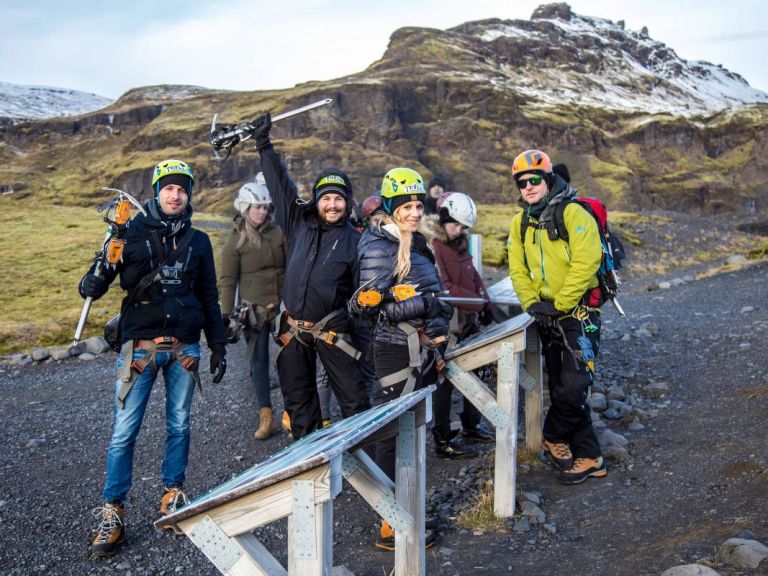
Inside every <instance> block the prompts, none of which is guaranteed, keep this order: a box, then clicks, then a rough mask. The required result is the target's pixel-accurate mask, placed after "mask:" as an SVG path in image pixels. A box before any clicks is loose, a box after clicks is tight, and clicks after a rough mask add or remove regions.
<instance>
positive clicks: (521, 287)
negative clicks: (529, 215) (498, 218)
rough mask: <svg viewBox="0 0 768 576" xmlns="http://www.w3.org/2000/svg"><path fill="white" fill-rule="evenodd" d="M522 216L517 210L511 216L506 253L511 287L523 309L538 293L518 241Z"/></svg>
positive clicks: (523, 214) (530, 230)
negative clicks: (512, 216)
mask: <svg viewBox="0 0 768 576" xmlns="http://www.w3.org/2000/svg"><path fill="white" fill-rule="evenodd" d="M524 216H525V213H524V212H519V213H517V214H515V216H514V218H512V223H511V224H510V225H509V238H508V239H507V254H508V257H509V277H510V278H511V280H512V287H513V288H514V289H515V293H516V294H517V297H518V299H519V300H520V305H521V306H522V308H523V310H527V309H528V307H529V306H530V305H531V304H533V303H534V302H538V301H539V294H538V291H537V290H536V286H535V284H534V283H533V279H532V278H531V272H530V270H529V269H528V264H527V263H526V260H525V250H524V249H523V244H522V243H521V242H520V226H521V225H522V222H523V217H524ZM526 232H529V233H532V229H531V228H530V227H529V228H528V230H527V231H526Z"/></svg>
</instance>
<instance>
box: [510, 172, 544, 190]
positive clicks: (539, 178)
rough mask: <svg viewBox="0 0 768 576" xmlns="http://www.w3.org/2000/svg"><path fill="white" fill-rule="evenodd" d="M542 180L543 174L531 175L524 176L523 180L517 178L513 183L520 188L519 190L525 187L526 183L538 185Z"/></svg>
mask: <svg viewBox="0 0 768 576" xmlns="http://www.w3.org/2000/svg"><path fill="white" fill-rule="evenodd" d="M542 180H544V176H538V175H533V176H531V177H530V178H526V179H525V180H523V179H522V178H518V179H517V180H515V184H517V187H518V188H520V190H525V187H526V186H528V184H530V185H531V186H538V185H539V184H541V181H542Z"/></svg>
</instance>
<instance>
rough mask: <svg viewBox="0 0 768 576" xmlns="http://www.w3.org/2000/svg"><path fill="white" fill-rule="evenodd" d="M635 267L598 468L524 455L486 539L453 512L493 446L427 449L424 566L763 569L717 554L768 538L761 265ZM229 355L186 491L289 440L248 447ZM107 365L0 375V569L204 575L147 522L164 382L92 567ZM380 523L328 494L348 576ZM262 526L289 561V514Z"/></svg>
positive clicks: (602, 401) (600, 400)
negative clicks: (459, 452) (112, 541)
mask: <svg viewBox="0 0 768 576" xmlns="http://www.w3.org/2000/svg"><path fill="white" fill-rule="evenodd" d="M631 257H632V255H631V253H630V258H631ZM631 276H632V275H630V278H629V280H628V282H627V285H626V286H625V288H626V294H625V296H624V298H623V304H624V307H625V309H626V310H627V313H628V316H629V320H622V319H620V318H619V317H618V316H617V315H616V314H615V312H614V311H613V310H610V309H606V313H605V315H604V316H605V318H604V331H603V340H602V347H601V357H600V364H599V372H598V384H597V386H596V387H595V390H594V393H593V396H592V403H593V404H592V405H593V410H595V411H596V415H599V416H596V421H597V422H598V427H599V432H600V436H601V441H602V442H603V443H604V446H605V448H606V454H607V455H609V456H610V459H609V474H608V477H607V478H605V479H602V480H590V481H588V482H586V483H584V484H582V485H579V486H574V487H565V486H562V485H560V484H559V483H558V482H557V481H556V480H555V479H554V478H553V476H552V473H551V471H550V470H549V469H548V468H547V467H546V466H544V465H543V464H541V463H540V462H538V461H537V460H536V459H535V458H534V459H529V460H527V461H525V462H524V463H522V464H521V465H520V467H519V471H518V488H519V491H520V496H519V503H520V504H521V514H520V515H519V516H518V517H516V518H515V519H513V520H512V521H510V522H509V523H508V524H507V525H506V526H504V527H503V528H502V530H503V531H494V530H481V529H477V528H473V527H466V526H462V525H460V524H459V523H458V521H457V516H458V515H459V514H460V513H461V512H463V511H467V510H471V509H472V507H473V499H474V498H475V497H476V496H477V494H478V493H480V492H482V490H483V489H484V488H485V486H486V484H487V481H488V479H489V478H490V477H491V476H490V474H489V470H490V455H491V448H489V447H486V448H482V447H481V448H479V452H480V454H479V456H478V457H477V458H475V459H473V460H465V461H459V462H445V461H438V460H437V459H435V458H433V455H432V453H431V452H430V454H429V459H428V486H429V487H430V492H429V494H428V496H429V505H430V507H431V508H432V509H433V511H434V512H436V513H438V514H439V515H440V517H441V524H442V539H441V542H440V544H439V545H438V546H435V547H434V548H432V549H431V550H429V551H428V553H427V562H428V566H427V568H428V573H430V574H445V575H454V574H457V575H464V574H486V573H488V574H490V573H494V574H499V573H507V574H527V575H542V576H543V575H568V576H572V575H574V574H575V575H592V574H601V575H602V574H607V575H628V576H629V575H631V576H637V575H649V576H650V575H658V574H661V573H662V572H664V571H665V570H666V569H668V568H670V567H673V566H676V565H683V564H690V563H696V562H698V563H700V564H702V568H703V567H704V565H707V566H710V567H712V568H714V570H716V573H719V574H722V575H726V574H727V575H737V574H752V573H760V572H758V571H752V572H751V571H750V570H749V569H746V568H737V567H736V566H735V565H734V564H733V563H732V562H730V560H729V557H727V555H726V554H725V553H724V552H723V551H721V550H719V547H720V545H721V544H722V543H723V542H724V541H726V540H727V539H729V538H734V537H739V538H745V539H747V540H751V539H754V540H758V541H761V542H763V543H766V542H768V448H766V440H765V438H766V432H767V431H768V430H767V426H766V421H767V417H768V375H767V374H768V373H766V371H765V366H766V364H765V357H764V354H766V352H768V345H766V342H765V335H766V333H768V306H767V305H766V302H767V301H768V263H761V264H756V265H752V266H747V267H746V268H744V269H741V270H737V271H734V272H725V273H721V274H717V275H714V276H709V277H707V278H704V279H700V280H696V279H695V274H694V273H693V272H690V271H679V272H678V271H675V272H673V273H671V274H667V275H666V276H664V277H654V278H648V277H640V276H638V275H635V277H634V278H632V277H631ZM667 283H668V284H667ZM241 358H242V348H237V349H233V350H231V353H230V359H231V362H230V372H228V374H227V377H226V378H225V381H224V382H223V383H222V384H220V385H217V386H214V385H212V384H210V382H209V379H208V378H207V377H206V378H205V379H204V380H205V382H206V386H205V398H204V400H200V399H198V401H196V402H195V407H194V412H193V433H192V435H193V438H192V443H193V451H192V455H191V460H190V466H189V470H188V479H187V489H188V491H189V492H190V493H191V494H192V495H197V494H200V493H202V492H204V491H205V490H207V489H208V488H211V487H212V486H215V485H217V484H219V483H220V482H222V481H224V480H226V479H228V478H230V477H231V476H232V475H234V474H237V473H239V472H241V471H242V470H244V469H245V468H247V467H249V466H251V465H253V464H255V463H256V462H259V461H261V460H262V459H264V458H265V457H266V456H268V455H269V454H270V453H272V452H274V451H275V450H277V449H279V448H280V447H282V446H284V445H285V444H286V442H287V437H286V436H285V435H284V434H281V435H278V436H276V437H274V438H272V439H270V440H268V441H267V442H258V441H256V440H254V439H253V438H252V432H253V430H254V429H255V427H256V425H257V415H256V410H255V408H254V404H255V398H254V394H253V392H252V390H251V389H250V388H249V385H248V382H247V377H246V375H247V372H246V370H245V368H244V366H243V363H242V361H241ZM114 361H115V356H114V354H112V353H107V354H104V355H100V356H97V357H96V358H94V359H92V360H88V361H86V360H76V359H70V360H65V361H57V362H54V361H51V362H49V363H45V362H42V363H36V364H29V365H25V366H18V365H16V366H14V365H5V366H0V421H1V422H2V426H1V427H0V446H1V447H2V448H1V449H0V572H1V573H3V574H9V575H26V574H58V575H63V576H75V575H78V576H79V575H82V574H121V575H128V574H130V575H131V576H140V575H154V576H161V575H164V574H165V575H170V574H214V573H215V569H214V568H213V565H212V564H210V563H209V562H208V560H207V559H206V558H205V557H204V556H203V555H202V553H200V552H199V551H198V550H197V549H196V548H194V546H193V545H192V544H191V543H190V542H189V541H188V540H186V539H185V538H176V537H174V536H171V535H169V534H166V533H160V532H158V531H156V530H155V529H154V528H153V526H152V522H153V521H154V520H155V519H156V517H157V514H156V510H157V507H158V504H159V499H160V495H161V489H162V488H161V480H160V474H159V468H160V462H161V459H162V442H163V434H164V425H163V395H164V391H163V387H162V385H158V386H157V387H156V390H155V391H154V392H153V395H154V398H153V399H152V401H151V403H150V407H149V409H148V412H147V415H146V418H145V424H144V428H143V430H142V433H141V435H140V437H139V441H138V444H137V447H136V458H135V468H134V470H135V475H134V489H133V491H132V494H131V497H130V499H129V502H128V506H127V523H128V543H127V546H126V547H124V549H123V550H121V552H120V553H119V554H118V555H117V556H115V557H114V558H112V559H109V560H106V561H100V562H95V561H91V560H90V559H89V558H88V555H89V549H88V548H89V542H90V539H91V529H92V528H93V527H95V525H96V523H95V521H94V519H93V518H91V516H90V511H91V509H92V508H94V507H96V506H97V505H98V504H99V492H100V487H101V483H102V480H103V474H104V464H105V449H106V445H107V443H108V440H109V434H110V426H111V420H112V413H111V411H112V384H111V382H112V379H113V376H114ZM273 392H274V394H273V397H274V398H275V405H276V407H279V405H280V404H279V402H280V400H279V394H278V393H277V390H275V391H273ZM374 520H375V514H374V512H372V511H371V510H370V509H369V508H368V507H367V505H365V504H364V503H363V501H362V500H361V499H360V498H359V497H358V496H357V495H356V494H355V493H354V491H352V490H349V489H347V490H345V491H344V492H343V493H342V494H341V495H340V496H339V498H338V499H337V502H336V503H335V506H334V523H335V530H334V534H335V538H336V542H335V546H334V564H337V565H345V566H346V567H347V568H348V569H349V570H350V571H352V572H353V573H354V574H356V575H357V576H362V575H370V576H374V575H376V576H378V575H385V574H388V573H389V571H390V569H391V566H392V562H393V559H392V555H391V554H389V553H385V552H380V551H377V550H376V549H374V548H373V547H372V546H371V541H372V532H371V527H372V525H373V523H374ZM259 537H260V538H261V539H262V541H263V542H264V543H265V544H266V545H267V547H268V548H270V550H272V551H273V553H274V554H275V555H276V556H277V557H278V558H279V559H282V560H284V559H285V546H286V535H285V525H284V523H278V524H276V525H273V526H269V527H266V528H263V529H261V530H260V531H259ZM763 569H765V566H764V565H763ZM691 573H692V572H691Z"/></svg>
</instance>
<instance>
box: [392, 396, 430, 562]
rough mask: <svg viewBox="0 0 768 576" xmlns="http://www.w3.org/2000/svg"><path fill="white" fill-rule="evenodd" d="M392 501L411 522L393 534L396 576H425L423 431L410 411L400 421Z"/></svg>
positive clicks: (424, 447) (424, 431)
mask: <svg viewBox="0 0 768 576" xmlns="http://www.w3.org/2000/svg"><path fill="white" fill-rule="evenodd" d="M399 420H400V432H399V434H398V436H397V463H396V469H395V497H396V499H397V501H398V502H399V503H400V504H401V505H402V506H403V507H404V508H405V509H406V510H407V511H408V512H409V513H410V515H411V516H412V517H413V519H414V522H412V523H410V524H409V525H408V527H407V528H405V529H404V530H395V576H424V574H425V570H426V557H425V553H424V515H425V510H424V508H425V506H424V499H425V485H426V458H425V449H426V427H425V426H424V425H421V426H418V427H417V426H416V416H415V414H414V413H413V411H411V410H409V411H408V412H405V413H404V414H403V415H402V416H400V418H399Z"/></svg>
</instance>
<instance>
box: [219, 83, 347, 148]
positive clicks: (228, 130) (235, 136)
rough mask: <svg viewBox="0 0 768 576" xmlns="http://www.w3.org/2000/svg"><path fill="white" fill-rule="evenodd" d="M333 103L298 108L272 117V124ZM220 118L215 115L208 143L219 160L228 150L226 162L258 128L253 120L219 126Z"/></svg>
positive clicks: (322, 102) (330, 100) (328, 101)
mask: <svg viewBox="0 0 768 576" xmlns="http://www.w3.org/2000/svg"><path fill="white" fill-rule="evenodd" d="M331 102H333V98H325V99H324V100H318V101H317V102H313V103H312V104H307V105H306V106H302V107H301V108H296V109H295V110H290V111H289V112H283V113H282V114H278V115H277V116H272V122H277V121H278V120H283V119H285V118H290V117H291V116H296V115H297V114H303V113H304V112H309V111H310V110H314V109H315V108H320V107H321V106H327V105H328V104H330V103H331ZM218 116H219V115H218V114H214V115H213V121H212V122H211V135H210V136H209V137H208V142H210V144H211V146H213V150H214V154H216V157H217V158H218V152H219V150H222V149H224V150H226V151H227V155H226V156H225V157H224V160H226V159H227V158H229V155H230V154H231V153H232V149H233V148H234V147H235V146H237V145H238V144H240V143H241V142H245V141H246V140H250V139H251V138H253V131H254V130H255V129H256V127H255V126H254V125H253V122H254V121H253V120H246V121H245V122H239V123H237V124H217V123H216V119H217V118H218Z"/></svg>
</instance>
